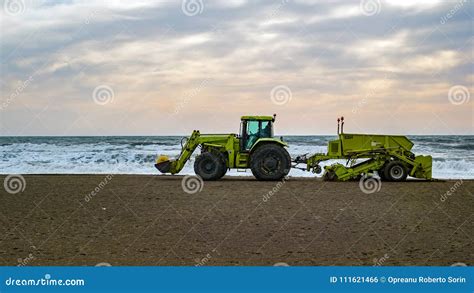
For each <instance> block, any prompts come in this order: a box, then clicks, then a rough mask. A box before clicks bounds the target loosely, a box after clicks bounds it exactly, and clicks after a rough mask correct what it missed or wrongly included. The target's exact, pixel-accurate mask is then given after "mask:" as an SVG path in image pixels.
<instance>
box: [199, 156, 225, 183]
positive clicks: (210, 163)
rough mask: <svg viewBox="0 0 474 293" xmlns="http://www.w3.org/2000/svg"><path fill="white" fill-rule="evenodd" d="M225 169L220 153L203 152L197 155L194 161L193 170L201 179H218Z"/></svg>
mask: <svg viewBox="0 0 474 293" xmlns="http://www.w3.org/2000/svg"><path fill="white" fill-rule="evenodd" d="M226 171H227V166H226V164H225V159H223V156H222V155H219V154H214V153H210V152H205V153H202V154H200V155H199V156H197V158H196V161H195V162H194V172H195V173H196V175H199V176H201V178H202V179H203V180H217V179H220V178H221V177H222V176H224V174H225V173H226Z"/></svg>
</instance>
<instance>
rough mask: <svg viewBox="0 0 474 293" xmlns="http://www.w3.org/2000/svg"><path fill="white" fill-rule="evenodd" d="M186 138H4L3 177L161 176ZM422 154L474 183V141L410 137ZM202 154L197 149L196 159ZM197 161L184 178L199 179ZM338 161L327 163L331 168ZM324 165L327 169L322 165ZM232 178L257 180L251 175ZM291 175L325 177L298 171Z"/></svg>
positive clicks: (439, 173) (440, 174) (314, 141)
mask: <svg viewBox="0 0 474 293" xmlns="http://www.w3.org/2000/svg"><path fill="white" fill-rule="evenodd" d="M181 138H182V137H181V136H107V137H98V136H94V137H0V173H1V174H109V173H114V174H158V171H157V170H156V169H155V168H154V166H153V164H154V161H155V157H156V155H157V154H164V155H168V156H170V157H174V156H176V155H178V154H179V152H180V149H181V146H180V141H181ZM335 138H336V137H335V136H284V140H285V141H287V142H288V143H289V144H290V148H289V152H290V155H291V156H292V157H295V156H297V155H301V154H306V153H309V154H312V153H315V152H326V148H327V142H328V141H329V140H331V139H335ZM409 138H410V139H411V140H412V141H413V142H414V143H415V146H414V148H413V152H414V153H415V154H417V155H431V156H433V177H434V178H440V179H458V178H462V179H467V178H474V171H473V170H474V156H473V152H474V136H472V135H469V136H457V135H450V136H436V135H426V136H409ZM198 152H199V150H196V152H195V154H194V156H195V155H197V153H198ZM193 163H194V157H193V158H192V159H191V160H190V161H189V162H188V163H187V164H186V166H185V167H184V169H183V170H182V171H181V173H180V174H185V175H186V174H194V171H193ZM331 163H334V161H328V162H326V163H325V165H327V164H331ZM322 165H323V166H324V164H322ZM227 175H234V176H251V172H250V170H247V171H246V172H237V170H232V171H230V172H228V173H227ZM290 176H305V177H319V176H321V174H319V175H317V174H312V173H310V172H305V171H301V170H297V169H292V171H291V172H290Z"/></svg>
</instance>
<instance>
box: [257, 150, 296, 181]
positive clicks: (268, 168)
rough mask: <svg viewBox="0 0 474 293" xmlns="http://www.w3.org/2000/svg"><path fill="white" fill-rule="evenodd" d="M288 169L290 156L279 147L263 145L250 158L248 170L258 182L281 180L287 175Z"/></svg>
mask: <svg viewBox="0 0 474 293" xmlns="http://www.w3.org/2000/svg"><path fill="white" fill-rule="evenodd" d="M290 168H291V157H290V154H288V151H287V150H286V149H285V148H284V147H282V146H281V145H277V144H264V145H262V146H260V147H258V148H257V149H256V150H255V151H254V152H253V154H252V155H251V157H250V169H251V170H252V174H253V176H255V178H257V179H258V180H267V181H270V180H281V179H283V177H285V176H286V175H288V173H289V172H290Z"/></svg>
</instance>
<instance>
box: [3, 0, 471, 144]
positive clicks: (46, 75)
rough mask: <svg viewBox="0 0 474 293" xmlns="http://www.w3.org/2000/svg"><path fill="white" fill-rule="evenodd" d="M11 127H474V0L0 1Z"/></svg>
mask: <svg viewBox="0 0 474 293" xmlns="http://www.w3.org/2000/svg"><path fill="white" fill-rule="evenodd" d="M1 4H2V5H1V9H2V10H1V14H0V17H1V23H0V25H1V27H0V32H1V39H0V42H1V47H0V49H1V51H0V55H1V68H0V69H1V71H0V74H1V79H0V82H1V83H0V93H1V96H0V135H166V134H188V133H190V132H191V131H192V130H193V129H200V130H201V131H202V132H210V133H215V132H237V131H238V128H239V118H240V116H241V115H246V114H260V115H271V114H273V113H277V114H278V117H277V123H276V132H277V133H279V134H334V133H335V130H336V129H335V126H336V123H335V119H336V117H338V116H341V115H343V116H345V118H346V120H347V122H346V131H347V132H367V133H397V134H398V133H400V134H473V133H474V131H473V129H474V122H473V116H474V107H473V104H474V102H473V100H474V96H473V95H474V85H473V84H474V66H473V48H474V33H473V32H474V22H473V17H474V3H473V2H472V1H468V0H456V1H449V0H448V1H435V0H431V1H429V0H428V1H402V0H394V1H378V0H363V1H330V2H324V1H302V0H277V1H245V0H241V1H240V0H239V1H224V0H223V1H210V0H202V1H201V0H193V1H191V0H188V1H73V0H69V1H41V0H38V1H32V0H23V1H21V0H4V1H2V3H1Z"/></svg>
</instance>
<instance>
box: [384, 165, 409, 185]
mask: <svg viewBox="0 0 474 293" xmlns="http://www.w3.org/2000/svg"><path fill="white" fill-rule="evenodd" d="M407 176H408V170H407V168H406V167H405V165H404V164H403V163H402V162H400V161H391V162H390V163H388V164H387V166H386V167H385V172H384V177H385V178H386V179H387V180H389V181H395V182H400V181H405V180H406V179H407Z"/></svg>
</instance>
